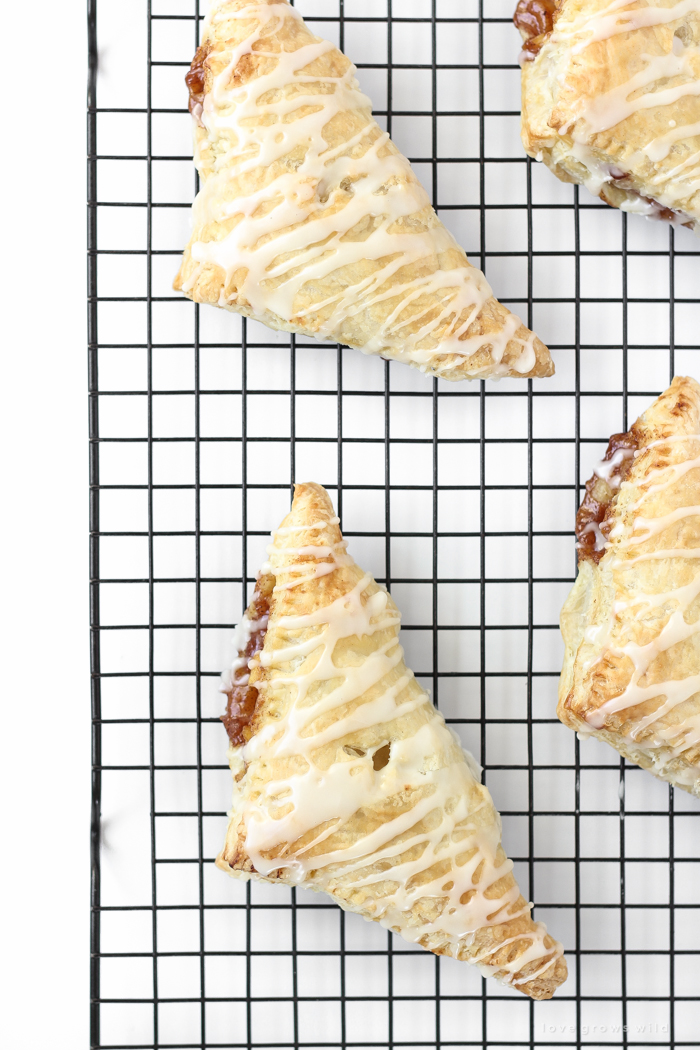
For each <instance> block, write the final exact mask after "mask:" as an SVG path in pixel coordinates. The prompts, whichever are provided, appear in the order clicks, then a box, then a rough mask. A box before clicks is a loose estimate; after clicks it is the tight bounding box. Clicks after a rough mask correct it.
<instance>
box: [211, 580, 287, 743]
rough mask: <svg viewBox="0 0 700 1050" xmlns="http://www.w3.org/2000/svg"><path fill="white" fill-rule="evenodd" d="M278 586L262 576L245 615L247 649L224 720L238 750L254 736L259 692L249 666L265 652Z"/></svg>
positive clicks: (241, 651)
mask: <svg viewBox="0 0 700 1050" xmlns="http://www.w3.org/2000/svg"><path fill="white" fill-rule="evenodd" d="M274 585H275V578H274V576H271V575H267V576H261V577H260V578H259V580H258V582H257V583H256V585H255V592H254V594H253V600H252V602H251V603H250V605H249V606H248V608H247V609H246V611H245V617H244V623H245V622H246V621H247V626H249V631H248V638H247V641H246V644H245V646H244V648H243V649H239V650H238V659H237V660H236V662H235V664H234V671H233V674H232V676H231V681H230V688H229V689H226V696H227V697H228V699H227V702H226V713H225V714H223V715H222V716H221V721H222V722H223V723H224V727H225V729H226V732H227V733H228V737H229V740H230V741H231V744H232V745H233V746H234V747H240V746H241V745H242V744H245V743H246V741H247V740H249V739H250V735H251V734H250V731H249V730H248V727H249V725H250V722H251V720H252V718H253V715H254V714H255V705H256V704H257V701H258V690H257V689H256V688H255V686H251V685H249V684H248V680H249V676H250V671H249V668H248V662H249V661H250V660H251V659H252V658H253V657H254V656H256V655H257V654H258V653H259V652H260V651H261V650H262V647H263V645H264V644H265V634H266V633H267V620H268V617H269V615H270V600H271V598H272V589H273V587H274ZM246 730H248V731H247V732H246Z"/></svg>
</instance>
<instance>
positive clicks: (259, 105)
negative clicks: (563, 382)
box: [183, 0, 536, 376]
mask: <svg viewBox="0 0 700 1050" xmlns="http://www.w3.org/2000/svg"><path fill="white" fill-rule="evenodd" d="M235 19H243V20H248V21H249V20H255V23H256V26H255V28H254V29H253V30H252V31H251V33H250V35H249V36H248V37H247V38H246V39H245V40H244V41H243V42H242V43H240V44H239V45H238V46H237V47H236V48H235V49H234V50H232V51H231V52H230V54H229V55H228V56H227V57H228V62H227V64H226V66H225V68H223V69H221V71H220V72H218V73H216V75H215V76H214V77H213V83H212V86H211V90H210V91H209V92H208V93H207V94H206V95H205V96H204V104H203V107H202V113H201V115H200V122H201V124H202V126H203V127H204V128H205V129H206V132H207V135H206V137H205V138H204V142H203V144H204V145H205V146H207V147H208V146H210V145H211V144H212V143H214V144H216V148H217V149H218V150H219V152H218V154H217V159H216V162H215V171H214V173H213V174H211V175H210V176H209V177H208V179H207V181H206V183H205V185H204V187H203V189H202V190H201V191H200V193H199V194H198V196H197V199H196V201H195V205H194V221H195V226H196V227H199V226H203V225H205V224H206V223H209V222H212V221H215V220H219V221H225V220H226V219H228V218H232V217H234V216H236V217H237V219H238V221H237V224H236V225H235V226H234V228H233V229H232V230H230V232H229V233H227V234H226V235H225V236H224V237H223V239H221V240H211V241H208V242H203V241H196V242H194V243H193V244H192V247H191V252H192V258H193V259H194V260H196V261H198V262H199V263H200V264H202V266H203V265H204V264H207V263H214V264H216V265H217V266H220V267H222V268H223V270H224V271H225V272H226V275H227V280H226V284H228V280H229V278H230V277H231V275H232V274H233V272H234V271H239V273H240V271H242V270H243V268H245V270H246V271H247V274H246V276H245V279H244V280H243V281H242V283H241V284H239V294H240V297H241V298H242V299H243V300H247V301H248V302H249V303H250V305H251V307H252V309H253V311H254V312H255V313H256V314H257V315H258V316H261V317H267V318H268V319H269V318H270V316H271V315H273V318H274V317H276V318H277V320H278V321H279V322H281V323H282V324H284V325H288V326H289V325H291V326H292V327H294V324H295V318H297V319H301V318H303V317H304V316H310V315H312V316H311V321H312V322H313V328H314V334H315V335H316V336H317V337H318V338H320V339H327V340H330V341H341V342H342V341H346V340H344V339H343V338H342V324H343V322H344V321H346V320H347V319H348V318H352V317H353V316H356V315H358V314H361V313H363V312H364V311H365V310H367V309H368V308H369V307H372V306H376V305H378V304H380V303H381V302H384V301H389V300H390V301H392V302H393V301H394V300H397V305H396V307H395V309H393V310H392V311H391V312H390V313H389V315H388V317H386V319H385V320H384V321H383V322H381V323H380V324H379V326H378V328H377V330H376V333H375V334H374V335H373V337H372V338H371V339H369V341H367V342H366V343H365V344H364V345H362V346H360V349H361V350H363V351H364V352H365V353H373V354H382V355H383V356H384V357H400V358H402V359H408V360H410V361H411V362H412V363H414V364H416V365H417V366H418V367H419V368H421V369H422V370H423V371H427V370H429V371H431V372H433V373H434V374H440V372H441V371H447V370H448V369H450V368H453V367H454V360H451V361H450V360H448V361H447V362H437V361H436V360H435V355H436V353H439V354H456V355H459V357H460V358H464V357H469V356H471V355H472V354H474V353H475V352H477V351H478V350H480V349H482V348H483V347H486V346H488V347H490V358H491V360H490V361H489V362H488V363H487V364H486V365H482V366H481V367H477V366H476V365H475V366H474V369H473V374H474V375H479V374H482V373H484V374H485V373H488V374H489V375H493V376H498V375H503V374H505V373H506V372H507V371H508V367H507V366H506V365H503V364H502V363H501V362H502V359H503V356H504V354H505V351H506V347H507V345H508V343H509V342H510V341H512V340H514V341H515V342H516V344H520V347H521V349H520V355H519V357H518V358H517V359H516V360H515V362H514V363H513V364H512V367H513V368H514V369H515V370H516V371H518V372H520V373H523V374H524V373H526V372H529V371H530V370H531V369H532V368H533V367H534V366H535V364H536V354H535V350H534V339H535V337H534V336H533V335H532V333H528V335H527V337H526V338H525V339H520V338H517V337H516V332H517V330H518V329H519V328H520V326H521V321H520V319H519V318H518V317H516V316H515V315H514V314H510V313H509V314H507V315H506V317H505V319H504V322H503V327H502V329H501V330H500V331H497V332H496V331H494V332H489V333H488V335H471V336H468V337H467V336H466V332H467V330H468V328H469V326H470V325H471V324H472V323H473V322H474V321H475V320H476V318H477V317H478V315H479V313H480V311H481V310H482V308H483V307H484V305H485V304H486V303H487V301H488V300H489V299H490V298H491V297H492V294H493V293H492V291H491V288H490V286H489V284H488V282H487V281H486V278H485V277H484V275H483V274H482V273H481V271H480V270H478V269H477V268H475V267H471V266H469V265H468V264H467V263H466V256H465V255H464V252H463V251H462V249H461V248H460V247H459V246H458V244H457V242H456V241H455V239H454V238H453V237H452V235H451V234H450V233H449V232H448V231H447V230H446V229H445V228H444V226H442V224H440V223H435V218H434V213H433V212H432V208H431V206H430V201H429V198H428V196H427V194H426V192H425V190H424V189H423V187H422V186H421V185H420V183H419V182H418V180H417V178H416V177H415V175H414V173H413V172H412V169H411V166H410V164H409V163H408V161H407V160H406V159H405V158H404V157H403V156H402V155H401V154H400V153H398V151H396V150H395V149H394V148H393V147H392V146H391V144H390V140H389V135H388V134H387V133H386V132H382V131H381V129H380V128H379V126H378V125H377V123H376V121H374V119H373V118H372V115H371V111H372V104H371V101H370V99H369V98H367V96H365V95H363V94H362V93H361V92H360V90H359V87H358V83H357V80H356V78H355V73H356V70H355V68H354V66H350V68H349V69H348V70H347V72H346V73H345V74H344V75H343V76H342V77H328V76H325V77H324V76H322V75H317V74H313V75H309V74H308V73H304V72H303V71H304V69H305V67H307V66H309V65H310V64H311V63H313V62H315V61H317V60H319V59H321V58H322V57H323V56H324V55H327V54H329V53H331V52H333V51H334V50H335V48H334V45H333V44H331V43H330V42H328V41H325V40H320V39H318V38H312V40H311V41H310V42H308V43H304V44H303V46H301V47H299V48H298V50H296V51H282V52H280V53H268V52H267V51H265V50H264V49H262V48H264V44H261V40H264V38H266V37H268V36H269V34H270V33H271V32H272V31H273V30H274V28H275V27H276V26H278V25H280V24H281V22H282V21H283V20H290V19H293V20H295V21H296V22H297V23H299V27H300V29H301V28H302V27H303V22H302V19H301V16H300V15H299V14H298V12H297V11H296V10H295V9H294V8H293V7H290V6H289V4H288V3H286V2H279V3H273V4H262V3H251V4H249V5H248V6H247V7H245V8H243V9H241V10H238V11H235V10H232V9H231V7H230V5H229V4H228V3H227V2H226V0H223V2H218V3H215V4H214V5H213V7H212V8H211V10H210V12H209V15H208V16H207V25H208V26H216V24H217V23H220V22H224V21H226V22H230V21H231V20H235ZM251 24H252V23H251ZM251 54H254V55H255V56H257V57H258V58H262V59H268V64H267V67H266V68H265V69H264V70H263V71H262V74H261V75H258V76H256V78H255V79H253V80H251V81H250V82H249V83H247V84H246V85H245V86H244V87H239V88H236V87H232V74H233V72H234V70H235V69H236V67H237V66H238V64H239V63H240V62H241V60H242V59H244V58H245V57H246V56H248V55H251ZM319 83H321V84H323V85H324V91H325V92H326V93H322V94H317V93H312V91H311V89H310V90H309V92H308V93H306V94H305V93H304V85H313V86H314V88H316V86H317V85H318V84H319ZM289 85H293V87H294V89H295V91H294V94H293V95H292V97H286V96H285V88H287V87H288V86H289ZM343 113H350V114H352V115H353V116H354V117H356V118H359V120H358V123H359V124H360V125H361V130H359V131H358V132H357V133H356V135H355V136H354V138H352V139H351V140H350V141H349V142H342V143H341V144H340V145H339V146H336V147H329V145H328V142H327V141H326V139H325V138H324V130H325V129H326V128H327V126H328V125H329V123H330V122H331V121H333V120H334V119H335V118H338V117H339V115H341V114H343ZM372 139H373V141H372ZM225 142H228V143H229V144H230V148H229V149H228V150H226V151H224V152H221V149H222V143H225ZM299 147H303V149H304V156H303V160H302V161H301V163H300V164H299V165H298V167H297V170H296V171H293V172H290V171H286V170H284V171H281V173H279V174H277V176H276V177H274V178H262V177H256V176H255V175H251V176H250V177H249V179H248V180H247V181H248V183H249V185H252V184H253V183H255V184H256V185H259V188H258V189H255V190H253V189H250V188H249V185H247V186H246V188H245V190H241V191H239V193H238V194H237V195H235V196H234V197H233V198H232V194H231V192H230V190H229V192H228V193H227V188H228V187H230V186H231V184H232V180H233V179H236V180H237V181H238V184H239V186H243V185H245V183H246V175H249V173H253V172H260V171H261V170H262V169H267V170H268V172H270V171H271V170H272V169H273V168H274V166H275V165H276V164H277V165H278V168H279V166H280V162H281V161H282V159H283V158H285V157H287V156H288V155H289V154H290V153H291V152H292V151H293V150H294V149H295V148H297V149H298V148H299ZM201 148H202V147H201V144H200V145H198V146H197V147H196V153H195V162H197V164H198V167H200V168H201V163H200V162H199V161H200V154H201ZM353 151H355V152H356V153H361V154H362V155H361V156H355V157H353V156H351V153H352V152H353ZM226 201H228V204H226V203H224V202H226ZM417 213H421V215H422V219H423V221H424V222H425V221H427V222H428V223H429V224H431V225H432V228H430V229H427V230H426V229H425V226H423V228H422V232H420V227H419V229H418V232H411V231H412V229H413V228H414V227H412V224H411V222H410V221H406V222H405V223H404V222H403V220H409V217H411V216H416V215H417ZM431 216H432V218H431ZM363 220H364V221H368V222H369V221H370V220H371V222H372V223H373V224H374V229H373V230H372V232H371V233H370V234H369V236H367V237H366V239H360V240H356V239H352V238H351V239H348V235H349V234H350V231H352V230H353V229H355V228H356V227H357V226H358V223H360V222H361V221H363ZM397 222H398V223H399V226H398V227H397V225H396V224H397ZM414 226H415V224H414ZM455 251H458V252H459V254H460V256H461V257H462V258H463V260H464V266H458V267H457V268H454V269H439V270H438V271H437V272H436V273H433V274H430V275H426V276H422V277H413V278H411V279H410V280H409V279H406V281H405V282H404V283H401V284H396V285H392V286H391V287H390V288H388V289H387V287H386V283H387V281H388V280H389V279H390V278H391V277H392V276H393V275H394V274H396V272H397V271H398V270H400V269H401V268H402V267H405V266H407V265H409V264H410V265H413V264H416V263H418V262H420V260H422V259H425V260H426V261H428V262H429V261H430V260H431V258H432V259H434V258H435V256H436V255H438V256H439V255H441V254H442V253H445V252H450V253H453V254H454V252H455ZM289 253H292V254H291V255H290V254H289ZM361 260H370V261H372V262H373V263H375V264H376V269H375V270H374V272H373V273H372V274H371V275H370V276H367V277H364V278H363V279H361V280H358V281H357V282H356V283H348V284H342V283H341V282H338V283H337V287H336V291H335V293H334V294H333V295H332V296H331V297H330V298H327V299H325V300H324V301H318V302H313V304H312V305H311V306H308V307H307V308H306V309H299V307H298V306H297V305H296V303H297V297H298V295H299V293H300V292H301V291H302V289H303V288H304V287H305V286H307V287H308V286H309V284H310V283H311V282H314V281H321V280H323V279H324V278H328V277H329V276H330V275H331V274H333V272H334V271H336V270H337V269H338V268H339V267H340V266H342V267H348V266H351V265H353V264H356V263H359V262H360V261H361ZM198 272H199V268H198V269H195V271H194V272H193V273H192V274H191V276H190V278H189V279H188V281H187V282H186V284H185V285H183V290H185V291H188V290H189V289H191V288H192V286H193V285H194V283H195V281H196V279H197V275H198ZM346 280H350V279H349V278H346ZM423 296H426V297H432V302H431V304H430V306H429V307H426V308H425V310H424V311H423V312H424V313H425V315H426V316H425V321H424V323H423V324H422V326H421V327H419V329H418V330H417V331H415V332H414V331H409V330H408V329H409V326H410V327H412V326H413V325H414V324H415V323H416V322H417V321H418V319H419V316H420V315H419V314H418V315H415V316H414V317H408V316H407V315H406V313H405V310H406V307H407V306H408V305H409V304H410V303H411V302H414V301H416V300H418V299H419V298H420V297H423ZM437 303H440V309H436V304H437ZM219 305H221V306H230V305H231V303H230V302H229V301H228V300H227V298H226V295H225V290H222V293H221V299H220V302H219ZM326 308H330V314H329V316H327V317H325V318H324V319H321V318H320V317H317V316H315V315H317V314H318V312H319V311H320V310H322V309H326Z"/></svg>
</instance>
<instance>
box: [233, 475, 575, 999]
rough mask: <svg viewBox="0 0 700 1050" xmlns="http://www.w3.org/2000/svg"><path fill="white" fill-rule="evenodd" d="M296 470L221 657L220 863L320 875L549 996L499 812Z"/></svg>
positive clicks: (562, 970) (311, 885)
mask: <svg viewBox="0 0 700 1050" xmlns="http://www.w3.org/2000/svg"><path fill="white" fill-rule="evenodd" d="M345 548H346V543H345V541H344V540H343V538H342V535H341V532H340V529H339V527H338V518H337V517H335V515H334V511H333V507H332V505H331V502H330V499H329V498H328V494H327V493H326V491H325V490H324V489H323V488H322V487H321V486H320V485H315V484H307V485H297V486H296V492H295V496H294V502H293V505H292V510H291V513H290V514H289V515H288V516H287V517H286V518H285V520H284V521H283V522H282V525H281V526H280V528H279V529H278V530H277V531H276V532H275V533H274V535H273V540H272V544H271V546H270V547H269V548H268V556H269V562H268V563H267V564H266V565H265V566H264V567H263V568H262V569H261V573H260V576H259V578H258V582H257V586H256V590H255V595H254V598H253V601H252V603H251V605H250V607H249V608H248V610H247V611H246V613H245V615H244V617H243V620H242V622H241V624H240V625H239V627H238V629H237V635H236V639H235V647H236V650H237V652H238V655H237V657H236V659H235V661H234V663H233V666H232V667H231V668H230V669H229V671H227V672H226V674H225V675H224V681H223V686H222V691H223V692H225V693H226V694H227V697H228V702H227V707H226V714H225V715H224V716H223V721H224V723H225V725H226V728H227V731H228V734H229V738H230V749H229V760H230V766H231V770H232V773H233V779H234V795H233V808H232V811H231V814H230V822H229V826H228V832H227V835H226V843H225V846H224V848H223V851H222V852H221V854H220V855H219V857H218V858H217V861H216V863H217V865H218V866H219V867H220V868H222V869H223V870H224V871H226V872H228V873H229V874H231V875H233V876H236V877H237V878H243V879H249V878H251V877H252V878H255V879H261V880H263V881H266V882H277V883H282V884H284V885H287V886H301V887H305V888H307V889H311V890H323V891H325V892H326V893H328V894H329V895H330V896H331V897H332V898H333V900H334V901H336V903H338V904H339V905H340V906H341V907H342V908H345V909H346V910H348V911H353V912H357V913H358V914H360V915H362V916H364V918H366V919H372V920H374V921H376V922H379V923H381V924H382V925H383V926H385V927H387V928H388V929H390V930H392V931H393V932H394V933H398V934H401V936H403V937H405V938H406V939H407V940H409V941H411V942H414V943H416V944H420V945H421V946H422V947H424V948H426V949H428V950H429V951H433V952H435V953H436V954H438V955H450V956H453V957H454V958H456V959H463V960H467V961H469V962H472V963H475V964H476V965H477V966H478V967H479V968H480V970H481V971H482V973H484V974H485V975H492V976H494V977H496V978H497V979H498V980H500V981H501V982H503V983H505V984H508V985H511V986H512V987H513V988H516V989H518V990H519V991H521V992H524V993H525V994H526V995H529V996H532V997H533V998H534V999H548V998H550V997H551V995H552V994H553V993H554V991H555V989H556V988H557V987H558V985H560V984H561V983H562V981H564V980H565V978H566V973H567V970H566V962H565V960H564V958H563V956H562V947H561V945H560V944H559V943H558V942H557V941H555V940H554V939H553V938H552V937H550V936H549V935H548V934H547V931H546V929H545V927H544V925H543V924H542V923H539V922H538V923H536V922H533V920H532V918H531V917H530V909H531V905H530V904H528V903H527V902H526V901H525V900H524V899H523V897H522V896H521V893H520V890H519V888H518V885H517V883H516V881H515V879H514V877H513V872H512V868H513V864H512V862H511V861H510V860H508V859H507V858H506V855H505V853H504V852H503V849H502V847H501V821H500V817H499V815H498V813H497V811H496V809H495V808H494V805H493V802H492V800H491V797H490V795H489V793H488V791H487V790H486V788H485V787H484V786H483V785H482V784H481V783H480V780H479V774H480V771H479V767H478V766H477V764H476V762H475V761H474V759H473V758H472V757H471V755H469V754H468V753H467V752H465V751H464V750H463V749H462V746H461V744H460V742H459V739H458V737H457V735H456V734H455V733H454V732H453V731H452V730H451V729H449V728H448V727H447V725H446V724H445V721H444V719H443V717H442V715H441V714H440V713H439V712H438V711H437V710H436V709H435V708H434V706H433V704H432V703H431V701H430V697H429V696H428V694H427V693H426V692H425V690H424V689H423V688H422V687H421V686H420V685H419V684H418V682H417V681H416V679H415V678H414V676H413V674H412V672H411V671H410V670H409V669H408V668H407V667H406V665H405V663H404V657H403V650H402V648H401V645H400V644H399V623H400V617H399V613H398V611H397V609H396V606H395V605H394V603H393V601H392V600H391V598H390V596H389V595H388V594H387V592H386V590H385V589H384V588H382V587H380V586H379V585H378V584H377V583H376V582H375V581H374V579H373V578H372V576H371V575H370V574H369V573H366V572H363V571H362V569H360V568H359V567H358V566H357V565H356V564H355V562H354V561H353V560H352V558H351V557H350V556H349V555H348V554H347V553H346V549H345Z"/></svg>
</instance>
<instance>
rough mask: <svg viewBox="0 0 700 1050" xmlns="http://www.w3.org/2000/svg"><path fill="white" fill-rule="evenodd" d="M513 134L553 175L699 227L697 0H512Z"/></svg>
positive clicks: (617, 203) (628, 206)
mask: <svg viewBox="0 0 700 1050" xmlns="http://www.w3.org/2000/svg"><path fill="white" fill-rule="evenodd" d="M514 21H515V24H516V26H517V27H518V29H519V30H520V34H521V36H522V39H523V50H522V52H521V66H522V126H521V130H522V139H523V145H524V146H525V149H526V151H527V153H528V154H529V155H530V156H531V157H534V158H536V159H537V160H541V161H544V163H545V164H546V165H547V167H548V168H550V169H551V170H552V171H553V172H554V174H555V175H557V177H558V178H560V179H561V180H562V181H563V182H577V183H580V184H581V185H584V186H586V187H587V188H588V189H589V190H590V192H591V193H593V194H594V195H595V196H597V197H600V198H601V200H604V201H605V202H606V203H607V204H610V205H612V206H613V207H616V208H621V209H622V210H623V211H627V212H633V213H638V214H640V215H645V216H647V217H648V218H653V219H665V220H667V221H668V222H671V223H673V224H674V225H683V226H688V227H689V228H690V229H693V230H695V232H696V233H697V232H698V230H699V229H700V47H699V45H700V0H698V2H695V0H689V2H682V3H679V2H678V0H656V2H654V0H629V2H628V3H624V2H618V3H615V4H611V3H610V0H519V3H518V5H517V8H516V12H515V18H514Z"/></svg>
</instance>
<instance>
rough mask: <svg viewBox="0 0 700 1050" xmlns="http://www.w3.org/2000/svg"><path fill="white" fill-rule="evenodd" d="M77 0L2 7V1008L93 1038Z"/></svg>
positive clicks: (71, 1046) (29, 1032)
mask: <svg viewBox="0 0 700 1050" xmlns="http://www.w3.org/2000/svg"><path fill="white" fill-rule="evenodd" d="M85 39H86V35H85V8H84V5H83V4H82V3H81V2H80V0H71V2H69V3H56V2H55V0H37V2H35V3H33V4H31V5H27V4H11V5H9V4H8V5H7V6H6V8H5V9H4V11H3V82H4V84H5V88H6V90H7V91H8V92H9V93H8V94H6V95H5V101H4V134H3V141H4V163H3V171H2V181H3V204H2V243H3V253H2V254H3V281H2V289H3V296H2V308H1V310H0V318H1V320H0V326H1V332H2V337H1V342H2V412H0V427H1V428H2V446H1V447H2V477H3V499H2V503H3V511H2V515H1V516H0V523H1V524H0V528H1V529H2V635H1V636H2V660H3V672H4V673H3V683H2V729H1V739H2V760H1V762H0V769H1V776H2V807H3V823H2V842H3V862H2V869H1V871H2V873H1V874H0V881H1V882H2V899H3V909H2V930H1V932H0V939H1V940H2V961H3V974H2V1010H0V1043H1V1044H2V1045H3V1046H5V1047H7V1048H8V1050H10V1048H11V1050H38V1048H39V1047H49V1046H50V1047H51V1048H52V1050H78V1048H81V1050H82V1048H83V1047H85V1046H87V1045H88V974H89V817H90V808H89V807H90V695H89V677H88V672H89V665H88V632H87V630H86V627H87V623H88V604H87V598H88V588H87V579H88V560H87V553H88V545H87V527H88V514H87V511H88V505H87V440H86V435H87V411H86V408H87V398H86V389H87V382H86V363H85V362H86V352H85V341H86V328H85V161H84V156H85V117H84V112H85V85H86V70H85V53H86V46H85Z"/></svg>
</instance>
